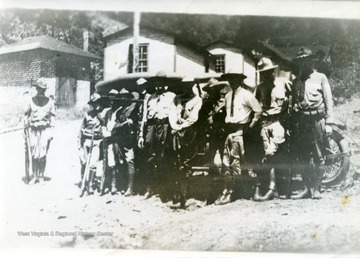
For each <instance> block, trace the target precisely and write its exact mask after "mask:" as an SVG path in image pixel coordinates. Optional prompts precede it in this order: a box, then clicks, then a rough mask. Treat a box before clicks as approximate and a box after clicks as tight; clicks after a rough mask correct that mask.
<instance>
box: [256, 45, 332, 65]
mask: <svg viewBox="0 0 360 258" xmlns="http://www.w3.org/2000/svg"><path fill="white" fill-rule="evenodd" d="M262 45H263V47H265V48H266V49H268V50H269V51H271V52H272V53H273V54H275V55H277V56H278V57H280V58H281V59H283V60H286V61H291V60H293V59H294V58H296V57H297V52H298V51H299V48H300V47H302V46H291V47H275V46H273V45H270V44H269V43H267V42H262ZM304 47H307V48H309V49H310V50H311V51H312V53H313V54H316V53H317V52H318V51H323V52H324V53H325V55H327V54H328V53H329V51H330V46H327V45H313V46H304Z"/></svg>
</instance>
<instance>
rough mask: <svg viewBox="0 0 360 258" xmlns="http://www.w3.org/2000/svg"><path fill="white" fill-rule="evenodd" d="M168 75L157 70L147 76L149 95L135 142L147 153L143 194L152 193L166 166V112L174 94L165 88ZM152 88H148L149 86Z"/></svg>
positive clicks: (167, 145)
mask: <svg viewBox="0 0 360 258" xmlns="http://www.w3.org/2000/svg"><path fill="white" fill-rule="evenodd" d="M168 82H169V78H167V76H166V74H165V73H164V72H162V71H161V72H159V73H157V75H156V76H155V77H152V78H150V79H149V80H148V89H149V90H150V91H151V90H153V91H154V93H153V94H151V96H150V97H149V98H146V99H145V100H144V105H143V108H144V109H143V110H144V111H143V119H142V122H141V127H140V132H139V140H138V146H139V148H141V149H142V148H144V151H145V153H146V154H145V156H146V162H147V164H146V169H145V170H146V171H144V172H145V177H146V179H145V180H146V182H145V184H146V185H147V191H146V193H145V198H149V197H151V195H152V194H153V190H154V187H155V186H158V185H160V184H161V182H159V180H160V179H163V178H161V175H160V173H164V172H166V171H167V170H168V165H167V162H168V159H166V158H165V153H166V148H169V134H170V125H169V119H168V118H169V113H170V110H171V107H172V105H173V102H174V98H175V94H174V93H173V92H170V91H168V85H167V83H168ZM150 87H151V88H152V89H151V88H150Z"/></svg>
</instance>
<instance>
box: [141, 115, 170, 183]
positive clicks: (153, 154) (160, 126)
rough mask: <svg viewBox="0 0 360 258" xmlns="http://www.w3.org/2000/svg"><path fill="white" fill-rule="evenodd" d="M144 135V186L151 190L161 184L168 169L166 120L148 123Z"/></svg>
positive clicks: (168, 126) (167, 123) (167, 125)
mask: <svg viewBox="0 0 360 258" xmlns="http://www.w3.org/2000/svg"><path fill="white" fill-rule="evenodd" d="M146 129H147V130H146V135H145V150H144V153H145V157H144V158H145V162H146V167H145V175H144V179H145V184H146V185H147V187H151V188H152V190H155V189H154V188H157V187H158V186H160V185H161V184H162V181H163V180H164V173H166V172H167V171H168V169H169V166H168V162H169V159H168V158H167V157H168V154H169V153H168V150H169V135H170V125H169V122H168V119H167V118H166V119H161V120H159V119H151V120H150V121H148V124H147V128H146Z"/></svg>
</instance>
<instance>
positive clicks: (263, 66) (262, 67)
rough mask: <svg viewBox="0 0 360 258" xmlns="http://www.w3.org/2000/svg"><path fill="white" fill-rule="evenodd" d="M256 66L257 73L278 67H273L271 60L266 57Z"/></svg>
mask: <svg viewBox="0 0 360 258" xmlns="http://www.w3.org/2000/svg"><path fill="white" fill-rule="evenodd" d="M257 65H258V70H257V72H264V71H268V70H271V69H275V68H276V67H278V65H274V64H273V62H272V61H271V59H270V58H267V57H262V58H261V59H260V61H259V62H258V64H257Z"/></svg>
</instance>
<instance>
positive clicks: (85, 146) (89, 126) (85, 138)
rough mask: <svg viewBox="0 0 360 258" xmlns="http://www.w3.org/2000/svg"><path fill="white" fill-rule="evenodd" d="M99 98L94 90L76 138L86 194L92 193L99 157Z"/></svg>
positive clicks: (100, 137) (100, 132)
mask: <svg viewBox="0 0 360 258" xmlns="http://www.w3.org/2000/svg"><path fill="white" fill-rule="evenodd" d="M100 100H101V96H100V94H98V93H96V92H94V93H93V94H92V95H91V98H90V101H89V102H88V104H89V106H90V110H89V111H87V112H86V113H85V116H84V118H83V121H82V124H81V129H80V134H79V138H78V147H79V151H80V163H81V180H82V182H84V183H85V184H86V188H87V192H88V194H92V193H93V192H94V191H93V190H94V189H93V188H94V184H93V180H94V177H95V174H96V168H97V164H98V162H99V158H100V143H101V141H102V120H101V119H100V117H99V114H100V112H101V111H102V109H101V105H100ZM90 153H91V158H90V162H89V164H88V165H89V175H88V178H89V180H87V179H84V178H83V177H84V172H85V169H86V161H87V159H88V157H89V155H90ZM83 194H84V193H81V195H83Z"/></svg>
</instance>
